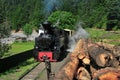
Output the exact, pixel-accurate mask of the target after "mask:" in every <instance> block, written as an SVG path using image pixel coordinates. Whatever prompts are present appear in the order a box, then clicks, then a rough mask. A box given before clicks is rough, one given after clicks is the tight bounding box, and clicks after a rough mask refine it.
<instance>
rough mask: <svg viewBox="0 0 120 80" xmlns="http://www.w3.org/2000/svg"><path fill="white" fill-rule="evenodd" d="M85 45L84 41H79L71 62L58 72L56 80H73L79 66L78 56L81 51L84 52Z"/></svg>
mask: <svg viewBox="0 0 120 80" xmlns="http://www.w3.org/2000/svg"><path fill="white" fill-rule="evenodd" d="M83 43H84V40H83V39H81V40H79V41H78V43H77V45H76V47H75V49H74V51H73V52H72V53H71V56H70V58H71V60H70V61H69V62H68V63H67V64H66V65H65V66H64V67H63V68H62V69H61V70H60V71H59V72H58V74H57V75H56V76H55V79H54V80H73V77H74V75H75V73H76V70H77V67H78V64H79V59H78V54H79V51H81V50H83Z"/></svg>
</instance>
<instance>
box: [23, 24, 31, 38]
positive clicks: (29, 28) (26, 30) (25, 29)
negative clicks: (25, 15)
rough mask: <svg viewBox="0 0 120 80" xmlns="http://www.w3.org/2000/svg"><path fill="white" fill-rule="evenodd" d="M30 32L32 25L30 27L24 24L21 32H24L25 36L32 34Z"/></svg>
mask: <svg viewBox="0 0 120 80" xmlns="http://www.w3.org/2000/svg"><path fill="white" fill-rule="evenodd" d="M32 30H33V28H32V25H31V24H28V23H26V24H25V25H24V26H23V31H24V33H25V34H26V35H27V36H29V35H30V34H32Z"/></svg>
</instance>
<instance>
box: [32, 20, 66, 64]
mask: <svg viewBox="0 0 120 80" xmlns="http://www.w3.org/2000/svg"><path fill="white" fill-rule="evenodd" d="M42 27H43V33H41V34H40V35H39V36H38V37H36V38H35V46H34V57H35V59H37V60H38V61H42V62H43V61H45V60H49V61H52V62H55V61H58V60H59V59H60V55H64V53H63V52H64V51H65V49H66V48H67V45H68V33H67V32H66V31H65V30H62V29H58V28H57V27H54V26H52V24H51V23H50V22H48V21H46V22H43V23H42Z"/></svg>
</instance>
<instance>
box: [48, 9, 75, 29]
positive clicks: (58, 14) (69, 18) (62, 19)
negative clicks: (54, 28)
mask: <svg viewBox="0 0 120 80" xmlns="http://www.w3.org/2000/svg"><path fill="white" fill-rule="evenodd" d="M48 21H51V22H53V24H56V23H57V22H58V23H59V25H58V27H59V28H62V29H65V28H68V29H75V27H74V23H75V22H76V17H75V16H74V15H73V14H72V13H70V12H66V11H55V12H53V13H52V14H51V15H50V16H49V17H48Z"/></svg>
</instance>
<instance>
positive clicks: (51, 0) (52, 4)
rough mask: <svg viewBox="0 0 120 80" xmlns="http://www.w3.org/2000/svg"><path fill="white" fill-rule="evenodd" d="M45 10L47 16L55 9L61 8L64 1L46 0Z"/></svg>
mask: <svg viewBox="0 0 120 80" xmlns="http://www.w3.org/2000/svg"><path fill="white" fill-rule="evenodd" d="M44 5H45V7H44V11H43V13H44V14H45V17H46V18H47V17H48V16H49V15H50V14H51V13H52V12H53V11H56V10H59V8H60V7H61V6H62V1H60V0H44Z"/></svg>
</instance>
